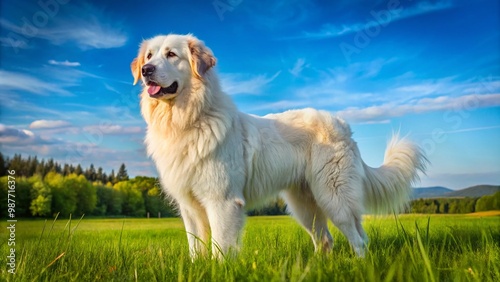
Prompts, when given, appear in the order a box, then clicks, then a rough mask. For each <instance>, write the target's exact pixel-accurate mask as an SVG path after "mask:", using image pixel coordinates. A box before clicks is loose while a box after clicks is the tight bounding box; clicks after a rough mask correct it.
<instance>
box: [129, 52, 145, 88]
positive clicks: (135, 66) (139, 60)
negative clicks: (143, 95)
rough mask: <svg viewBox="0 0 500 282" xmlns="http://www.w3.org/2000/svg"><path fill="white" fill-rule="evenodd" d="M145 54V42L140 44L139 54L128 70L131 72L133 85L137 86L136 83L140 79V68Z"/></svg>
mask: <svg viewBox="0 0 500 282" xmlns="http://www.w3.org/2000/svg"><path fill="white" fill-rule="evenodd" d="M145 52H146V42H143V43H142V44H141V47H140V48H139V54H138V55H137V58H135V59H134V60H133V61H132V63H131V64H130V69H131V70H132V75H133V76H134V85H136V84H137V81H139V79H140V78H141V73H142V66H143V65H144V53H145Z"/></svg>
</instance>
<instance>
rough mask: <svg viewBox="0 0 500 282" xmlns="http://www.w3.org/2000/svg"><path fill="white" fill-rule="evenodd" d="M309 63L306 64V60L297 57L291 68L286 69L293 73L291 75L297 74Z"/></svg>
mask: <svg viewBox="0 0 500 282" xmlns="http://www.w3.org/2000/svg"><path fill="white" fill-rule="evenodd" d="M308 66H309V65H308V64H306V60H305V59H304V58H299V59H297V61H296V62H295V65H294V66H293V68H291V69H289V70H288V71H289V72H290V73H291V74H292V75H293V76H299V75H300V73H301V72H302V70H304V68H306V67H308Z"/></svg>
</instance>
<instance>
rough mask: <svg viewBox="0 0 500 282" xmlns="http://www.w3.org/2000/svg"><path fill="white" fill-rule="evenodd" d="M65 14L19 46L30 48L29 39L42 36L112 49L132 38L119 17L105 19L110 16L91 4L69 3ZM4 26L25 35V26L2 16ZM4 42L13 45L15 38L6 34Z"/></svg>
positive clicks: (0, 22)
mask: <svg viewBox="0 0 500 282" xmlns="http://www.w3.org/2000/svg"><path fill="white" fill-rule="evenodd" d="M65 12H66V13H65V14H64V15H59V16H58V17H54V18H53V19H52V20H53V24H52V25H51V26H50V27H45V28H40V29H37V32H36V33H34V34H33V35H32V36H29V37H26V36H25V39H26V40H24V42H25V43H24V45H19V46H20V47H19V48H24V47H26V48H27V47H29V40H28V38H33V37H34V38H39V39H44V40H47V41H49V42H50V43H52V44H54V45H62V44H65V43H68V42H71V43H74V44H76V46H78V47H79V48H80V49H82V50H88V49H108V48H116V47H121V46H123V45H125V43H126V42H127V40H128V37H127V34H126V33H125V31H124V30H123V29H122V28H121V26H122V25H121V24H117V22H116V20H115V21H114V22H112V21H105V20H103V19H109V15H107V14H104V13H103V12H102V11H101V10H99V9H97V8H95V7H94V6H92V5H89V4H82V5H78V4H73V3H70V4H68V5H66V6H65ZM0 27H2V29H4V30H6V31H9V32H14V33H17V34H19V35H24V34H25V30H24V29H23V26H22V25H17V24H15V23H13V22H11V21H9V20H6V19H3V18H2V19H0ZM1 42H2V45H4V46H8V45H9V44H12V41H11V39H9V38H8V37H3V38H2V39H1Z"/></svg>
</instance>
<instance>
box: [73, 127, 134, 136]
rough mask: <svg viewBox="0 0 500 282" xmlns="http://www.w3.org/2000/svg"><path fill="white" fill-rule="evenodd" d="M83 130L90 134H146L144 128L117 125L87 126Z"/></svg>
mask: <svg viewBox="0 0 500 282" xmlns="http://www.w3.org/2000/svg"><path fill="white" fill-rule="evenodd" d="M83 130H84V131H86V132H89V133H99V134H108V135H119V134H136V133H142V132H144V130H143V128H142V127H140V126H121V125H117V124H108V125H90V126H85V127H84V128H83Z"/></svg>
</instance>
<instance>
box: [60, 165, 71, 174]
mask: <svg viewBox="0 0 500 282" xmlns="http://www.w3.org/2000/svg"><path fill="white" fill-rule="evenodd" d="M62 174H63V175H64V176H68V175H70V174H71V171H70V169H69V165H68V164H64V168H63V171H62Z"/></svg>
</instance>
